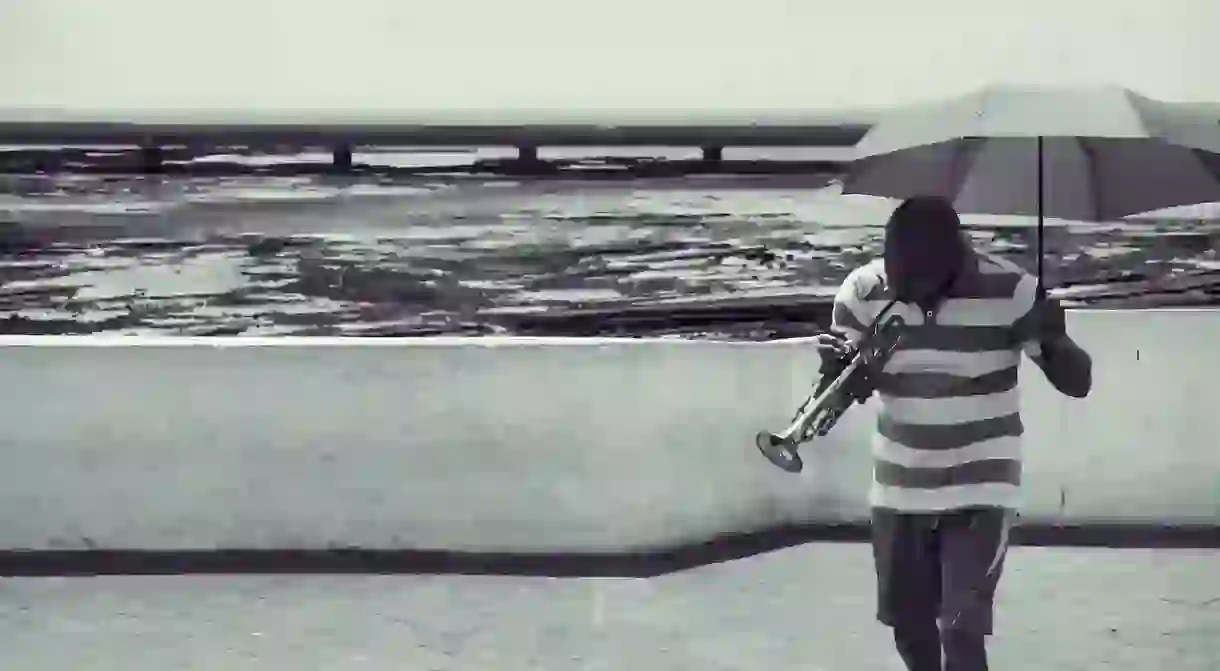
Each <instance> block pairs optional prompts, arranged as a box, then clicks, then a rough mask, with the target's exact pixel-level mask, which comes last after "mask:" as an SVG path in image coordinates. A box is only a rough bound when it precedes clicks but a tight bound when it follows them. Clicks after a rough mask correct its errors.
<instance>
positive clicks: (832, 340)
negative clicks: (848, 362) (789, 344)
mask: <svg viewBox="0 0 1220 671" xmlns="http://www.w3.org/2000/svg"><path fill="white" fill-rule="evenodd" d="M813 342H814V346H815V347H817V349H818V354H820V355H822V362H823V363H824V364H825V363H830V362H832V361H833V362H837V361H839V360H840V359H842V358H843V355H845V354H847V350H848V348H849V347H850V346H851V345H850V344H849V343H848V341H847V336H845V335H843V334H842V333H838V332H836V331H825V332H823V333H819V334H817V336H815V337H814V339H813Z"/></svg>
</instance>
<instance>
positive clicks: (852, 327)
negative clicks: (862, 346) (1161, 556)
mask: <svg viewBox="0 0 1220 671" xmlns="http://www.w3.org/2000/svg"><path fill="white" fill-rule="evenodd" d="M867 328H868V322H867V320H866V319H865V315H864V304H863V301H861V300H860V271H858V270H857V271H853V272H852V273H851V274H849V275H848V276H847V279H845V280H843V284H841V285H839V291H838V292H837V293H836V294H835V302H834V309H833V311H832V312H831V317H830V330H831V331H833V332H835V333H838V334H840V335H842V336H843V337H845V338H847V339H848V340H851V341H853V342H859V341H860V339H861V338H862V337H863V336H864V331H865V329H867Z"/></svg>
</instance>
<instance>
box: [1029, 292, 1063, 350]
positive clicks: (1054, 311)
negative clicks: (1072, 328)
mask: <svg viewBox="0 0 1220 671" xmlns="http://www.w3.org/2000/svg"><path fill="white" fill-rule="evenodd" d="M1034 337H1035V338H1037V340H1038V342H1040V343H1044V344H1045V343H1057V342H1059V341H1061V340H1063V339H1064V338H1065V337H1067V317H1066V313H1065V312H1064V310H1063V304H1062V303H1060V302H1059V299H1058V298H1049V297H1047V298H1042V299H1040V300H1038V302H1036V303H1034Z"/></svg>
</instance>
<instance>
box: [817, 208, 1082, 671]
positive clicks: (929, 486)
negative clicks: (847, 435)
mask: <svg viewBox="0 0 1220 671" xmlns="http://www.w3.org/2000/svg"><path fill="white" fill-rule="evenodd" d="M1040 294H1041V291H1040V288H1039V287H1038V286H1037V280H1036V279H1035V278H1034V277H1032V276H1030V275H1029V274H1028V273H1025V272H1024V271H1022V270H1021V269H1020V268H1019V267H1018V266H1016V265H1015V264H1013V263H1011V262H1008V261H1006V260H1003V259H999V258H996V257H992V256H990V255H987V254H984V253H981V252H978V251H975V250H974V249H972V247H971V245H970V242H969V240H968V238H967V237H966V235H965V233H964V232H963V231H962V230H961V225H960V222H959V220H958V216H957V213H956V212H955V211H954V209H953V207H952V205H951V204H949V203H948V202H947V201H945V200H942V199H939V198H931V197H917V198H911V199H909V200H907V201H906V202H904V203H902V205H900V206H899V207H898V208H897V209H896V210H895V211H894V213H893V215H892V216H891V218H890V220H889V222H888V223H887V225H886V232H885V251H884V258H882V259H878V260H875V261H873V262H872V263H869V264H867V265H865V266H863V267H861V268H858V269H856V270H855V271H854V272H852V273H851V274H850V275H849V276H848V277H847V279H846V280H845V281H844V282H843V286H842V288H841V289H840V290H839V293H838V295H837V296H836V298H835V304H834V317H833V322H834V324H833V328H832V333H829V334H824V335H823V336H820V337H819V339H818V340H819V342H818V345H819V349H820V350H821V352H822V354H823V357H824V359H825V361H826V364H828V365H831V366H832V367H833V362H835V361H836V360H837V355H838V354H840V353H841V352H842V351H843V347H844V345H845V343H846V339H851V340H858V339H859V338H860V337H861V336H862V335H863V332H864V331H865V330H866V329H867V328H868V326H869V325H870V324H871V323H872V322H873V320H874V319H875V318H876V316H877V314H878V313H879V311H880V310H881V309H882V308H883V307H884V306H885V305H886V304H887V303H888V302H889V300H890V299H893V298H896V299H897V300H898V303H897V304H896V305H895V306H894V308H893V312H892V313H891V314H899V315H902V317H903V318H904V319H905V320H906V323H907V324H908V326H907V330H906V331H905V332H904V335H903V340H902V342H901V343H900V344H899V346H898V348H897V349H896V350H895V351H894V353H893V355H892V357H891V358H890V359H889V360H888V361H887V362H885V364H884V366H883V367H882V368H881V370H880V372H879V373H878V374H876V375H874V376H872V377H871V380H872V384H873V385H875V386H876V391H877V392H878V393H879V395H880V401H881V403H880V413H879V419H878V426H877V432H876V435H875V437H874V440H873V446H872V452H873V456H874V468H873V485H872V487H871V490H870V493H869V500H870V504H871V506H872V510H873V514H872V518H873V520H872V522H873V556H874V559H875V562H876V569H877V591H878V611H877V617H878V619H879V620H880V621H881V622H882V623H884V624H886V625H888V626H889V627H891V628H892V629H893V634H894V641H895V644H896V646H897V649H898V653H899V654H900V655H901V657H902V659H903V661H904V662H905V663H906V666H907V668H908V669H909V670H910V671H942V670H943V671H985V669H986V668H987V654H986V636H987V635H989V634H990V633H991V626H992V609H993V598H994V594H995V589H996V584H997V583H998V581H999V577H1000V572H1001V570H1002V568H1003V563H1004V556H1005V553H1006V550H1007V543H1008V532H1009V529H1010V526H1011V523H1012V520H1013V518H1014V517H1015V514H1016V509H1017V506H1018V501H1017V497H1018V494H1019V485H1020V480H1021V445H1020V440H1021V438H1020V437H1021V434H1022V432H1023V429H1022V423H1021V417H1020V414H1019V402H1018V396H1017V370H1018V365H1019V364H1020V360H1021V353H1022V352H1025V354H1026V355H1027V356H1029V357H1030V358H1031V359H1032V360H1033V361H1034V362H1035V363H1036V364H1037V365H1038V367H1039V368H1041V370H1042V371H1043V373H1044V374H1045V375H1046V378H1047V379H1048V380H1049V381H1050V382H1051V384H1052V385H1053V386H1054V387H1055V388H1056V389H1058V390H1059V391H1060V392H1061V393H1063V394H1066V395H1068V396H1071V397H1074V398H1083V397H1084V396H1086V395H1087V394H1088V393H1089V389H1090V387H1091V386H1092V362H1091V360H1090V358H1089V355H1088V354H1087V353H1085V352H1084V351H1083V350H1082V349H1081V348H1080V347H1079V346H1078V345H1076V343H1075V342H1073V341H1072V339H1071V338H1070V337H1069V336H1068V334H1067V331H1066V326H1065V323H1064V314H1063V308H1062V307H1061V306H1060V305H1059V303H1058V302H1057V301H1054V300H1048V299H1046V298H1045V297H1044V296H1042V295H1040ZM824 370H825V368H824ZM866 393H867V390H866ZM942 651H943V666H942Z"/></svg>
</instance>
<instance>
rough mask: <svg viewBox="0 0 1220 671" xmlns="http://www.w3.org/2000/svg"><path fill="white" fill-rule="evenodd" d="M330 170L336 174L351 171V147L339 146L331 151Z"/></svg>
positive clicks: (348, 145) (346, 145) (347, 145)
mask: <svg viewBox="0 0 1220 671" xmlns="http://www.w3.org/2000/svg"><path fill="white" fill-rule="evenodd" d="M330 156H331V168H333V169H334V170H335V171H337V172H347V171H349V170H351V169H352V146H351V145H350V144H341V145H338V146H336V147H334V148H332V149H331V152H330Z"/></svg>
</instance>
